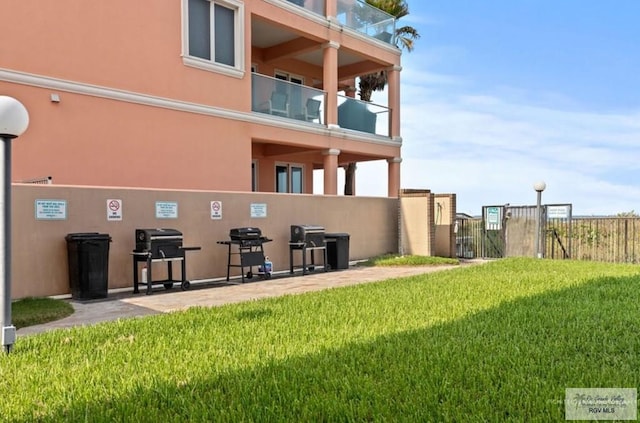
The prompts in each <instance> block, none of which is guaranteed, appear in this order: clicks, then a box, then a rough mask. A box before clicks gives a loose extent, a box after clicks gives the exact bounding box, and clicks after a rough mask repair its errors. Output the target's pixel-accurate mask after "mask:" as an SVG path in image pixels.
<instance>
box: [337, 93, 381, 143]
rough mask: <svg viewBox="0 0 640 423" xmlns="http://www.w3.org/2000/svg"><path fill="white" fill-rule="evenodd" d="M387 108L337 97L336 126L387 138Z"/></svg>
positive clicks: (349, 98)
mask: <svg viewBox="0 0 640 423" xmlns="http://www.w3.org/2000/svg"><path fill="white" fill-rule="evenodd" d="M389 114H390V113H389V108H388V107H385V106H380V105H379V104H375V103H370V102H367V101H361V100H356V99H355V98H351V97H344V96H340V95H339V96H338V126H340V127H341V128H345V129H353V130H354V131H361V132H368V133H370V134H375V135H381V136H384V137H388V136H389V133H390V130H389Z"/></svg>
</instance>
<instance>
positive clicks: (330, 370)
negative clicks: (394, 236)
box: [25, 277, 640, 422]
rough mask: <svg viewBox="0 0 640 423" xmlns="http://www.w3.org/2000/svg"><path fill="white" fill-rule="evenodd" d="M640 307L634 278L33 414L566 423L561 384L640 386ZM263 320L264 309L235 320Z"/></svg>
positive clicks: (81, 418) (56, 416)
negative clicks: (305, 354)
mask: <svg viewBox="0 0 640 423" xmlns="http://www.w3.org/2000/svg"><path fill="white" fill-rule="evenodd" d="M639 303H640V290H639V289H638V287H637V278H631V277H626V278H602V279H596V280H593V281H592V282H590V283H587V284H584V285H581V286H579V287H576V288H572V289H565V290H561V291H554V292H548V293H545V294H543V295H537V296H532V297H528V298H522V299H519V300H516V301H513V302H507V303H503V304H501V305H500V306H499V307H496V308H493V309H490V310H486V311H481V312H478V313H476V314H473V315H470V316H468V317H466V318H464V319H461V320H458V321H455V322H450V323H446V324H442V325H439V326H434V327H430V328H428V329H424V330H415V331H410V332H403V333H397V334H393V335H390V336H382V337H379V338H377V339H376V340H375V341H373V342H367V343H361V344H346V345H344V346H342V347H341V348H338V349H335V350H325V351H323V352H322V353H320V354H314V355H308V356H303V357H293V358H290V359H285V360H279V361H275V362H273V363H271V364H270V365H267V366H262V367H253V368H250V369H245V370H243V371H236V372H228V373H222V374H212V375H211V376H210V377H205V378H193V379H191V380H189V381H187V382H184V383H176V382H175V381H174V382H171V383H169V382H166V383H165V382H163V381H160V382H157V383H155V384H154V385H153V386H137V387H136V388H135V389H133V390H130V391H129V392H122V393H121V394H119V396H118V397H116V398H113V397H112V398H111V399H110V400H108V399H105V398H99V397H97V398H95V400H92V401H89V402H86V403H85V402H83V403H78V404H68V406H67V407H66V409H65V410H62V409H60V410H56V411H55V412H54V413H52V414H48V415H46V416H40V417H41V420H42V421H84V420H86V421H91V422H99V421H296V422H300V421H411V422H414V421H425V422H427V421H434V422H447V421H451V422H454V421H455V422H458V421H528V422H531V421H541V422H548V421H564V403H563V400H564V395H565V388H567V387H637V386H638V385H639V384H640V377H639V374H638V371H637V369H638V368H640V355H639V354H638V353H639V352H640V339H639V338H638V337H637V334H636V330H637V324H638V321H639V319H638V314H637V307H638V304H639ZM270 314H271V311H269V310H268V309H265V310H258V311H254V312H247V313H239V314H238V315H237V316H236V318H237V319H238V320H241V321H242V320H246V319H249V320H252V319H259V318H261V317H264V316H269V315H270ZM211 342H216V340H215V339H212V340H211ZM175 359H176V360H179V359H180V358H179V357H176V358H175ZM207 359H208V358H207V357H202V360H207ZM184 365H185V366H188V365H189V363H188V362H185V363H184ZM32 420H33V417H32V416H31V417H29V418H28V419H25V421H32Z"/></svg>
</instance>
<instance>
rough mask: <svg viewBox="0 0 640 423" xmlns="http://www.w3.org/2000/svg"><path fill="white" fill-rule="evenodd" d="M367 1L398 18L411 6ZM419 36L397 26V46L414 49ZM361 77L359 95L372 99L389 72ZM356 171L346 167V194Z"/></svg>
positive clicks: (397, 1) (393, 1)
mask: <svg viewBox="0 0 640 423" xmlns="http://www.w3.org/2000/svg"><path fill="white" fill-rule="evenodd" d="M366 2H367V4H369V5H371V6H374V7H377V8H378V9H380V10H382V11H384V12H387V13H388V14H390V15H392V16H393V17H394V18H396V19H400V18H402V17H404V16H407V15H408V14H409V6H408V5H407V2H406V1H405V0H366ZM419 38H420V34H418V31H417V30H416V29H415V28H413V27H411V26H402V27H400V28H396V33H395V42H396V46H397V47H399V48H404V49H405V50H407V51H408V52H410V51H412V50H413V42H414V41H415V40H417V39H419ZM359 79H360V81H359V82H358V88H359V89H360V92H359V95H360V100H362V101H371V95H372V94H373V92H374V91H382V90H384V88H385V87H386V86H387V72H386V71H384V70H383V71H379V72H375V73H370V74H368V75H362V76H360V78H359ZM355 171H356V164H355V163H349V164H348V165H347V168H346V169H345V180H344V195H353V189H354V176H355Z"/></svg>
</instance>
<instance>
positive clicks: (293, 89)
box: [251, 73, 326, 124]
mask: <svg viewBox="0 0 640 423" xmlns="http://www.w3.org/2000/svg"><path fill="white" fill-rule="evenodd" d="M325 95H326V94H325V92H324V91H322V90H318V89H315V88H311V87H307V86H304V85H301V84H295V83H292V82H288V81H284V80H281V79H278V78H272V77H270V76H265V75H260V74H257V73H253V74H251V110H252V111H254V112H259V113H266V114H270V115H273V116H279V117H284V118H289V119H296V120H301V121H305V122H312V123H317V124H322V123H323V122H324V105H325Z"/></svg>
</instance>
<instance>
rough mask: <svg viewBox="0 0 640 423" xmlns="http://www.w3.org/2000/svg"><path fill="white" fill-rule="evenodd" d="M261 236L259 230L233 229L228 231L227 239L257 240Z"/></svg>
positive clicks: (249, 228)
mask: <svg viewBox="0 0 640 423" xmlns="http://www.w3.org/2000/svg"><path fill="white" fill-rule="evenodd" d="M261 236H262V231H261V230H260V228H252V227H247V228H233V229H231V230H230V231H229V237H230V238H231V239H233V240H244V239H258V238H260V237H261Z"/></svg>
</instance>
